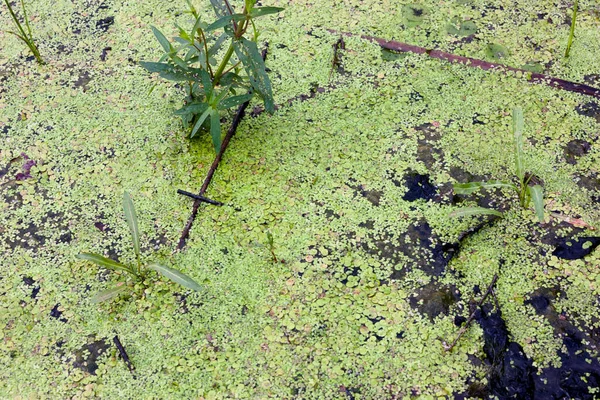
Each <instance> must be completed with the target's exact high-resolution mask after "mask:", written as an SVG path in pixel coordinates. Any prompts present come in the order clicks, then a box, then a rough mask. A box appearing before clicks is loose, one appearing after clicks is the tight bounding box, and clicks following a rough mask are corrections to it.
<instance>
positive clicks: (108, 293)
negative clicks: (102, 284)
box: [90, 284, 127, 303]
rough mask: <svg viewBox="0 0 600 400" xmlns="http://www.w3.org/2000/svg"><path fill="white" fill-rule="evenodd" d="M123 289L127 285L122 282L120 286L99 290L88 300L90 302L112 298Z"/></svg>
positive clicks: (99, 301)
mask: <svg viewBox="0 0 600 400" xmlns="http://www.w3.org/2000/svg"><path fill="white" fill-rule="evenodd" d="M125 289H127V286H126V285H125V284H123V285H121V286H117V287H114V288H111V289H107V290H102V291H101V292H98V293H96V294H95V295H94V297H92V298H91V299H90V301H91V302H92V303H101V302H103V301H107V300H110V299H113V298H115V297H117V296H118V295H120V294H121V293H123V292H124V291H125Z"/></svg>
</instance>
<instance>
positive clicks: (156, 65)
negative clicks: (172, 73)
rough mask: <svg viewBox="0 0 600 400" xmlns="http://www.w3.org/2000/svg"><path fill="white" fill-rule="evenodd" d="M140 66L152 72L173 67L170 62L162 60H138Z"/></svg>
mask: <svg viewBox="0 0 600 400" xmlns="http://www.w3.org/2000/svg"><path fill="white" fill-rule="evenodd" d="M139 64H140V67H142V68H144V69H145V70H146V71H148V72H150V73H154V72H163V71H169V70H172V69H173V66H172V65H171V64H167V63H163V62H148V61H140V62H139Z"/></svg>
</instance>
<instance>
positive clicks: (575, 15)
mask: <svg viewBox="0 0 600 400" xmlns="http://www.w3.org/2000/svg"><path fill="white" fill-rule="evenodd" d="M578 7H579V0H575V3H574V4H573V15H572V16H571V29H570V31H569V41H568V42H567V49H566V50H565V58H566V57H569V53H570V52H571V45H572V44H573V38H574V37H575V21H577V9H578Z"/></svg>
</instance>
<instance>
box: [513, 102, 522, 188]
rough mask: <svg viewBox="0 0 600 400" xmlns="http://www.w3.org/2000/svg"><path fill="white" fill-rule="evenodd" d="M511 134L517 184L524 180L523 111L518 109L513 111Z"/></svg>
mask: <svg viewBox="0 0 600 400" xmlns="http://www.w3.org/2000/svg"><path fill="white" fill-rule="evenodd" d="M512 123H513V133H514V137H515V169H516V173H517V177H518V178H519V182H523V179H524V178H525V164H524V161H523V110H522V109H521V108H519V107H515V108H514V109H513V115H512Z"/></svg>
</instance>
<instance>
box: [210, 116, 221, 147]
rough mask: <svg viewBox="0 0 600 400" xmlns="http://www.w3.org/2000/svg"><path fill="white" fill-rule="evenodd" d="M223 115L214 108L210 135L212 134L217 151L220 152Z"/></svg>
mask: <svg viewBox="0 0 600 400" xmlns="http://www.w3.org/2000/svg"><path fill="white" fill-rule="evenodd" d="M220 119H221V117H220V115H219V111H217V110H215V109H212V112H211V114H210V135H211V136H212V142H213V145H214V146H215V153H217V154H219V152H220V151H221V121H220Z"/></svg>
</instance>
